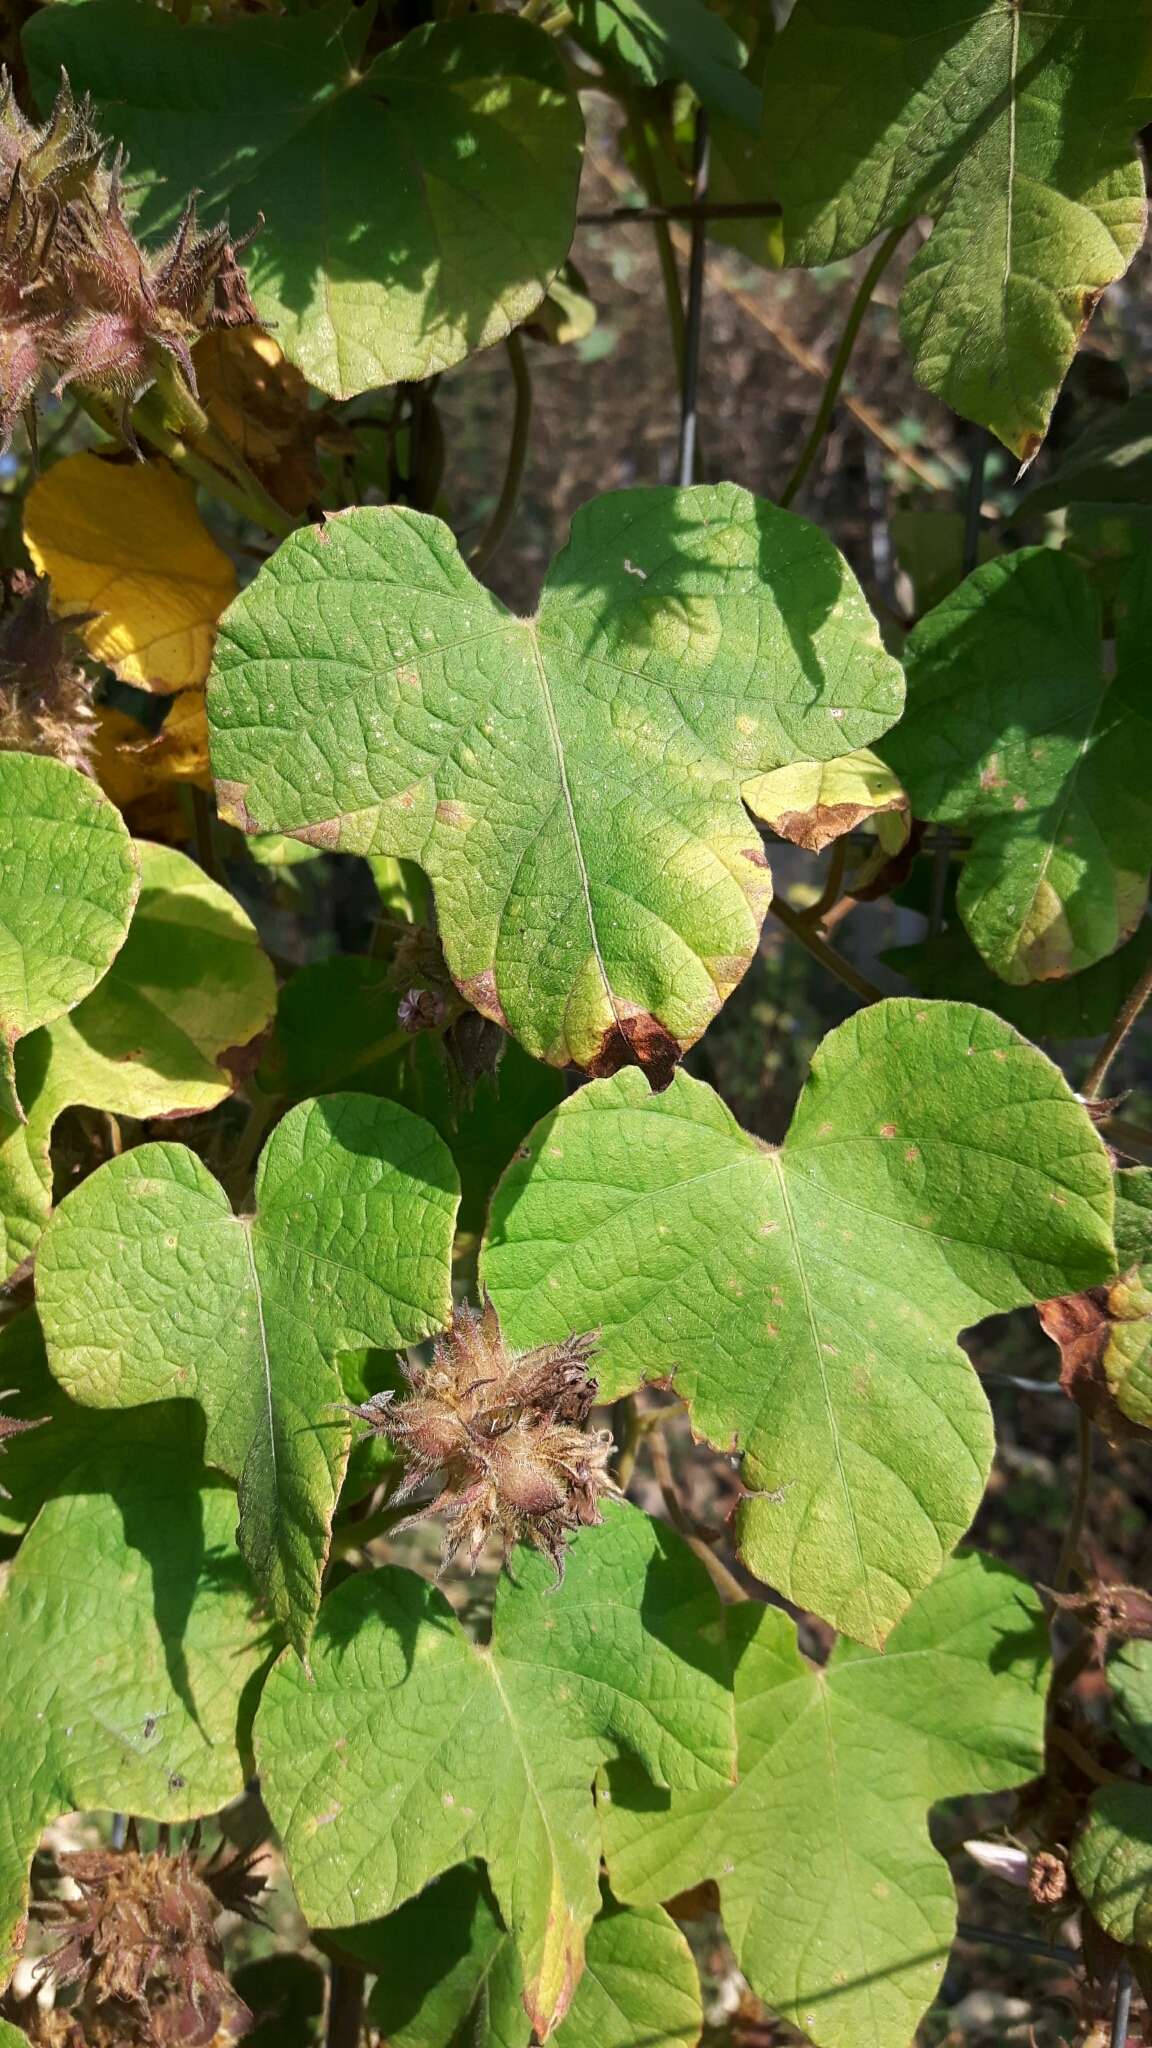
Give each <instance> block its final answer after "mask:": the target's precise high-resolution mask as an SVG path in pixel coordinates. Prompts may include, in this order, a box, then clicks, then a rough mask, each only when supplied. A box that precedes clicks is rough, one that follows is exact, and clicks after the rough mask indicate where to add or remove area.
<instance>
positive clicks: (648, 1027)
mask: <svg viewBox="0 0 1152 2048" xmlns="http://www.w3.org/2000/svg"><path fill="white" fill-rule="evenodd" d="M679 1060H680V1047H679V1045H678V1044H677V1043H676V1040H675V1039H674V1038H673V1037H672V1036H671V1035H670V1034H669V1033H668V1032H667V1031H665V1029H664V1026H663V1025H662V1024H660V1023H658V1022H657V1020H656V1018H655V1017H652V1016H650V1015H649V1014H648V1012H647V1011H646V1010H639V1011H637V1013H636V1015H635V1016H632V1017H618V1018H617V1019H616V1022H615V1023H614V1024H613V1025H612V1026H611V1027H610V1029H609V1030H607V1031H606V1032H605V1033H604V1036H603V1038H602V1039H601V1041H600V1046H599V1049H598V1051H597V1052H596V1054H595V1056H594V1058H592V1059H591V1060H589V1062H588V1072H589V1074H590V1075H591V1077H592V1079H593V1080H594V1081H604V1080H607V1079H608V1076H609V1075H610V1074H618V1073H619V1072H620V1069H621V1067H642V1068H643V1070H644V1072H645V1074H646V1075H647V1076H648V1081H649V1084H650V1086H651V1088H652V1092H653V1094H654V1095H661V1094H662V1093H663V1091H664V1089H665V1088H667V1087H669V1086H670V1084H671V1081H672V1076H673V1075H674V1074H675V1072H676V1068H677V1065H678V1064H679Z"/></svg>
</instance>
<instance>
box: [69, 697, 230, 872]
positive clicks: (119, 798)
mask: <svg viewBox="0 0 1152 2048" xmlns="http://www.w3.org/2000/svg"><path fill="white" fill-rule="evenodd" d="M99 720H100V726H99V737H98V740H97V749H96V763H95V766H96V776H97V779H98V781H99V783H100V786H101V788H102V789H103V791H104V793H105V795H106V796H110V797H111V799H112V801H113V803H114V804H115V805H116V807H117V809H118V810H121V811H123V812H124V814H125V816H126V817H127V818H128V820H129V823H130V824H131V827H132V829H133V831H134V832H135V833H136V834H137V835H138V836H139V837H147V838H149V839H159V840H161V841H163V842H164V843H165V844H166V845H180V844H182V843H183V841H184V840H185V839H187V837H188V813H187V810H186V808H185V805H184V803H183V802H182V800H181V798H180V795H179V792H178V789H177V787H176V785H177V784H178V783H181V782H184V783H195V784H196V785H197V786H198V787H199V788H200V789H211V787H212V777H211V775H210V773H209V769H208V718H207V713H206V712H205V708H204V692H203V690H181V692H180V694H179V696H176V697H174V698H173V699H172V702H171V705H170V707H169V710H168V715H167V717H166V718H165V720H164V723H163V725H162V726H161V728H160V731H159V732H158V733H154V734H152V733H148V732H147V731H146V730H145V728H144V727H143V726H142V725H140V724H139V723H138V722H137V720H136V719H134V718H130V717H129V716H128V715H127V713H126V712H123V711H117V710H114V709H113V707H112V706H111V705H109V704H103V705H101V706H100V711H99Z"/></svg>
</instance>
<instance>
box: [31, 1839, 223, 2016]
mask: <svg viewBox="0 0 1152 2048" xmlns="http://www.w3.org/2000/svg"><path fill="white" fill-rule="evenodd" d="M239 1863H240V1865H241V1866H242V1868H243V1871H244V1877H245V1882H244V1883H242V1885H241V1894H240V1895H241V1896H246V1897H247V1898H248V1903H249V1909H250V1906H251V1894H250V1890H249V1886H248V1882H247V1881H248V1880H249V1879H250V1865H249V1864H248V1863H247V1862H245V1861H244V1859H239ZM232 1868H233V1866H232V1865H224V1866H219V1867H218V1868H217V1869H216V1871H215V1874H214V1873H213V1866H212V1864H209V1865H207V1866H205V1867H204V1868H198V1867H197V1866H196V1864H195V1863H194V1862H193V1860H192V1858H191V1856H190V1855H189V1854H188V1852H187V1851H182V1852H181V1853H180V1854H179V1855H176V1856H170V1855H164V1854H157V1855H154V1856H144V1855H141V1854H140V1852H139V1850H137V1849H136V1848H128V1849H125V1850H122V1851H116V1850H106V1849H99V1850H94V1851H90V1852H89V1851H84V1852H81V1853H79V1854H76V1855H71V1856H67V1857H63V1858H62V1859H61V1870H62V1874H63V1875H65V1876H66V1877H68V1878H70V1879H71V1880H72V1881H73V1884H74V1885H75V1887H76V1888H78V1891H79V1895H80V1896H79V1899H78V1900H77V1902H76V1903H75V1904H73V1905H70V1906H69V1907H68V1908H67V1911H68V1914H69V1917H70V1918H71V1920H72V1922H73V1925H72V1929H71V1932H70V1935H69V1938H68V1940H67V1941H66V1942H65V1943H64V1944H63V1946H62V1947H60V1948H59V1949H57V1950H56V1951H55V1953H54V1954H52V1955H51V1956H49V1957H48V1958H46V1960H45V1963H44V1965H43V1974H44V1975H45V1976H51V1977H53V1978H54V1979H55V1981H56V1982H57V1983H58V1984H65V1985H74V1986H76V1987H77V1996H76V2000H75V2004H74V2005H73V2006H72V2007H71V2009H70V2014H69V2017H70V2019H71V2020H72V2021H74V2022H75V2023H76V2025H77V2027H78V2028H79V2029H81V2030H82V2031H80V2032H79V2033H78V2035H77V2040H78V2041H83V2042H84V2043H86V2044H87V2048H103V2044H105V2043H108V2044H111V2043H112V2042H113V2041H115V2042H117V2043H118V2044H121V2048H132V2044H139V2048H169V2044H172V2048H175V2044H176V2043H177V2042H179V2043H181V2044H183V2048H224V2044H226V2043H228V2042H232V2041H240V2040H242V2039H243V2038H244V2035H245V2034H246V2033H248V2032H249V2030H250V2028H251V2025H252V2016H251V2014H250V2013H249V2011H248V2008H247V2007H246V2006H245V2005H244V2004H243V2002H242V2001H241V2000H240V1999H239V1998H238V1997H237V1996H236V1993H235V1992H234V1991H233V1989H232V1986H231V1984H230V1983H229V1981H228V1978H227V1976H226V1975H225V1972H224V1968H223V1954H222V1950H221V1947H220V1941H219V1938H218V1936H217V1933H216V1919H217V1916H218V1914H219V1912H220V1904H221V1902H220V1898H219V1896H218V1893H217V1889H216V1883H217V1882H218V1881H219V1880H220V1878H221V1876H222V1874H223V1872H224V1871H226V1870H231V1869H232ZM214 1876H215V1881H214ZM229 1903H230V1904H233V1903H234V1901H233V1900H230V1901H229Z"/></svg>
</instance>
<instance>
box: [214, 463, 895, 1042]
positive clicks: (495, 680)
mask: <svg viewBox="0 0 1152 2048" xmlns="http://www.w3.org/2000/svg"><path fill="white" fill-rule="evenodd" d="M900 702H901V680H900V674H899V670H898V668H897V666H896V664H895V663H894V662H893V661H892V660H891V659H890V657H889V656H888V655H886V654H885V653H884V651H883V649H882V647H881V645H880V639H879V635H878V633H877V631H876V626H875V622H874V621H873V619H872V617H871V614H870V613H869V611H868V609H867V606H866V605H865V603H864V600H863V597H862V595H861V593H860V590H859V586H858V585H857V583H856V581H855V578H854V577H853V576H852V574H851V572H850V570H849V569H848V568H847V566H846V564H845V563H844V562H843V560H842V559H841V557H840V556H839V555H838V554H837V553H836V550H835V549H834V548H833V547H832V546H831V544H830V543H829V542H828V541H826V540H825V539H824V537H823V536H822V535H821V534H818V533H817V532H816V531H815V530H814V529H813V528H811V527H809V526H807V525H805V524H804V523H803V522H802V521H800V520H797V519H794V518H793V517H792V516H791V515H790V514H788V513H785V512H781V511H779V510H778V509H777V508H776V507H775V506H772V505H769V504H766V503H763V502H761V501H758V500H756V499H754V498H752V497H750V496H749V495H748V493H747V492H745V491H740V490H737V489H736V488H735V487H734V486H732V485H727V484H725V485H718V486H713V487H708V488H701V489H696V490H690V491H684V492H679V491H672V490H650V491H624V492H619V493H616V494H614V495H610V496H608V497H604V498H600V499H597V500H595V501H594V502H593V503H592V504H591V505H587V506H585V507H584V508H583V510H582V511H581V512H579V513H578V514H577V516H576V519H575V520H574V522H573V527H572V538H571V541H570V543H569V545H568V547H567V548H566V549H565V550H564V551H563V553H562V554H560V555H559V556H558V557H557V559H556V561H555V562H554V563H553V565H552V568H551V570H550V572H549V575H548V579H547V582H546V584H545V588H544V593H543V597H542V600H541V604H540V608H539V610H538V612H537V615H536V617H535V618H534V619H517V618H513V617H512V616H511V614H510V613H508V612H507V611H505V609H504V607H503V606H502V605H501V604H499V603H498V601H497V600H496V598H494V597H493V596H491V595H490V593H489V592H487V591H486V590H483V589H482V588H481V587H480V585H479V584H477V583H476V582H475V580H474V579H473V577H472V576H471V574H470V572H469V571H468V569H467V568H466V567H465V565H464V563H463V561H462V560H461V559H460V556H459V554H458V553H457V550H456V544H455V541H454V540H453V538H452V536H451V534H450V533H449V532H448V530H447V528H446V527H444V526H442V525H441V524H440V523H439V521H437V520H434V519H430V518H428V517H426V516H424V515H422V514H420V513H415V512H407V511H403V510H400V509H398V508H395V507H392V508H389V509H387V510H378V509H374V508H361V509H359V510H356V511H353V512H350V513H346V514H343V515H341V516H340V517H339V518H336V519H331V520H329V521H328V522H327V524H326V525H325V526H324V527H323V528H321V529H312V530H311V531H309V532H306V533H300V534H296V535H294V536H293V537H292V538H291V539H290V540H289V541H287V542H286V543H285V544H284V546H283V547H281V548H280V549H279V550H278V551H277V553H276V554H275V555H274V556H273V558H272V560H271V561H270V562H269V563H267V564H266V565H265V567H264V568H263V569H262V570H261V572H260V574H259V575H258V576H257V578H256V580H255V582H254V583H253V585H252V586H251V588H250V590H248V591H247V592H245V594H244V596H243V597H241V598H240V599H239V600H238V601H237V603H236V604H235V605H234V606H233V607H232V609H231V610H230V611H229V613H228V615H227V618H226V620H225V622H224V625H223V627H222V631H221V637H220V643H219V646H218V649H217V658H216V671H215V678H214V681H213V684H212V686H211V689H210V692H209V717H210V719H211V722H212V726H213V766H214V769H215V772H216V775H217V777H218V783H219V790H220V797H221V801H222V804H223V805H224V807H225V810H226V811H227V812H228V813H229V815H230V816H231V817H232V819H233V820H234V821H235V822H236V823H239V824H241V825H242V826H243V827H244V829H245V830H247V831H251V832H256V831H263V830H275V831H287V832H292V833H296V834H298V835H300V836H302V837H304V838H307V839H310V840H312V841H313V842H314V843H316V844H319V845H323V846H327V847H333V848H339V849H341V850H343V851H346V852H355V853H363V854H380V853H391V854H395V855H399V856H402V857H404V858H407V859H411V860H415V861H418V862H419V863H420V865H421V866H422V867H423V868H424V869H425V870H426V872H427V874H428V875H429V877H430V878H431V880H432V882H433V885H434V888H435V893H436V907H437V914H438V920H439V930H440V934H441V937H442V940H443V944H444V950H445V954H446V957H447V959H448V964H449V967H450V969H451V972H452V974H453V976H454V977H455V979H456V981H457V982H458V984H459V986H460V988H461V989H462V991H463V992H464V994H465V996H466V997H467V998H468V1000H469V1001H470V1002H471V1003H473V1004H474V1005H475V1007H476V1008H478V1009H479V1010H481V1011H482V1012H483V1013H484V1014H485V1015H486V1016H490V1017H494V1018H495V1019H496V1020H497V1021H498V1022H499V1023H501V1024H504V1025H505V1026H506V1028H507V1029H508V1030H509V1031H511V1032H512V1033H513V1034H514V1035H515V1036H516V1037H517V1038H519V1039H520V1040H521V1042H522V1043H523V1044H524V1046H525V1047H526V1048H527V1050H528V1051H529V1052H531V1053H533V1054H534V1055H535V1056H536V1057H538V1058H542V1059H546V1060H548V1061H549V1062H551V1063H553V1064H555V1065H564V1064H565V1063H567V1062H569V1061H572V1062H575V1063H576V1064H577V1065H579V1066H582V1067H584V1068H586V1069H588V1070H589V1071H590V1072H593V1073H605V1072H611V1071H613V1070H614V1069H615V1068H616V1067H618V1066H620V1065H621V1064H622V1063H623V1062H625V1061H627V1060H630V1059H639V1060H640V1061H642V1062H643V1063H644V1064H645V1065H646V1066H647V1067H648V1069H649V1071H650V1072H651V1073H652V1074H653V1075H654V1077H656V1078H657V1079H658V1080H666V1079H667V1077H668V1075H669V1073H670V1071H671V1067H672V1065H673V1063H674V1061H675V1060H676V1058H677V1057H678V1056H679V1053H680V1051H681V1049H682V1048H683V1047H684V1046H687V1045H690V1044H691V1043H692V1042H693V1040H694V1039H696V1038H697V1037H698V1036H699V1035H700V1033H701V1031H702V1030H703V1029H704V1027H705V1025H706V1024H707V1023H708V1021H709V1019H710V1018H711V1017H712V1016H714V1015H715V1013H716V1011H717V1009H718V1008H719V1007H720V1004H721V1003H722V1002H723V1000H724V998H725V996H726V995H727V994H728V993H729V992H730V991H731V989H732V988H733V987H734V986H735V985H736V983H737V982H738V981H739V980H740V977H741V975H742V974H743V973H744V970H745V968H746V967H747V965H748V962H749V960H750V959H751V957H752V955H753V953H754V951H755V947H756V943H757V937H758V933H759V928H760V922H761V919H762V917H763V912H764V909H765V906H766V904H767V901H768V895H769V883H768V877H767V874H766V872H765V869H764V864H763V858H764V857H763V854H762V851H761V848H760V843H759V839H758V836H757V834H756V832H755V830H754V829H753V828H752V827H751V826H750V824H749V820H748V815H747V811H746V810H745V808H744V805H743V804H742V803H741V801H740V792H741V789H742V787H743V786H744V785H745V784H746V783H748V782H749V781H750V780H751V779H752V778H754V777H755V776H757V775H759V774H762V773H763V772H764V771H765V770H767V769H769V768H773V767H777V766H780V765H781V764H783V763H785V762H789V761H795V760H811V759H814V758H817V757H819V758H821V759H827V758H831V757H833V756H835V755H837V754H839V753H842V752H843V751H844V750H845V749H847V748H852V747H857V746H861V745H864V744H865V743H866V742H867V741H868V740H870V739H872V738H874V737H875V736H876V735H877V734H878V733H879V732H881V731H883V730H884V729H885V727H886V726H888V725H889V724H890V723H891V721H892V719H893V718H894V717H895V715H896V713H897V711H898V709H899V706H900Z"/></svg>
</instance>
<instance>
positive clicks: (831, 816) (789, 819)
mask: <svg viewBox="0 0 1152 2048" xmlns="http://www.w3.org/2000/svg"><path fill="white" fill-rule="evenodd" d="M901 802H902V799H901V798H900V797H899V796H896V797H893V799H892V801H891V803H887V804H816V805H815V806H814V807H813V809H812V810H810V811H781V813H780V816H779V817H778V818H773V820H772V824H773V828H774V829H775V830H776V831H777V832H779V834H780V836H781V838H782V839H790V840H791V842H792V844H793V846H803V847H805V848H806V850H807V851H808V852H809V853H820V852H821V851H822V850H823V848H824V847H826V846H830V845H831V843H832V841H833V840H834V839H842V838H843V837H844V834H845V832H851V831H853V830H854V828H855V827H856V826H857V825H859V824H860V823H861V821H862V820H863V819H864V818H874V817H875V816H876V815H877V813H878V812H880V811H898V810H899V809H900V807H901Z"/></svg>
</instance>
